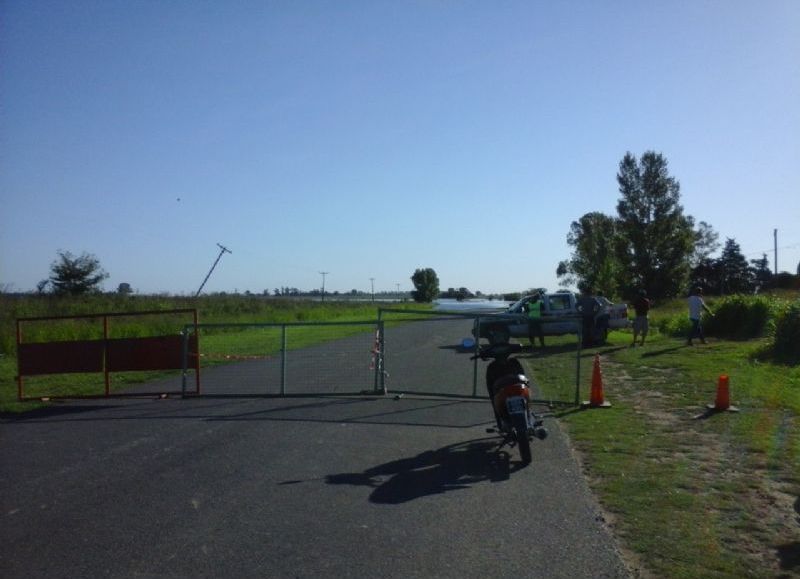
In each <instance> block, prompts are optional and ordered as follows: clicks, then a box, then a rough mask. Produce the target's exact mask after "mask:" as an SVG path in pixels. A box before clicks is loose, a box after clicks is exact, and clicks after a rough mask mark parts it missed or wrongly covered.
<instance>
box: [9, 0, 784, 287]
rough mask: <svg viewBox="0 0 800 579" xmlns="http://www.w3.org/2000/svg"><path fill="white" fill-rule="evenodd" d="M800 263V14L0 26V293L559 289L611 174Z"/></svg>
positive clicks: (26, 7) (403, 14) (366, 4)
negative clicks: (89, 268) (660, 184)
mask: <svg viewBox="0 0 800 579" xmlns="http://www.w3.org/2000/svg"><path fill="white" fill-rule="evenodd" d="M647 150H655V151H658V152H661V153H663V154H664V155H665V156H666V158H667V159H668V160H669V164H670V165H669V167H670V172H671V174H672V176H674V177H676V178H677V179H678V180H679V181H680V183H681V196H682V203H683V206H684V209H685V211H686V213H687V214H689V215H692V216H694V217H695V219H696V220H698V221H700V220H703V221H707V222H709V223H710V224H711V225H712V226H713V227H714V229H715V230H716V231H717V232H718V233H719V235H720V241H722V242H724V241H725V238H727V237H731V238H735V239H736V241H737V242H738V243H739V244H740V245H741V248H742V252H743V253H744V254H745V255H746V256H747V258H748V259H754V258H758V257H760V256H761V254H762V253H763V252H767V253H768V257H769V260H770V267H771V268H772V267H773V256H772V249H773V230H774V229H778V247H779V250H778V266H779V268H780V269H781V270H788V271H791V272H793V273H794V272H795V271H796V268H797V266H798V262H800V1H797V0H784V1H780V0H765V1H762V2H754V1H751V0H741V1H736V0H719V1H703V0H697V1H694V0H693V1H663V2H656V1H644V2H643V1H641V0H635V1H624V0H613V1H612V0H609V1H604V2H602V1H590V0H585V1H569V0H567V1H564V2H550V1H535V0H526V1H519V2H517V1H503V0H498V1H493V2H486V1H483V0H480V1H455V0H452V1H451V0H424V1H423V0H417V1H414V0H409V1H396V0H386V1H384V0H364V1H345V0H333V1H316V0H301V1H288V0H286V1H268V0H259V1H252V2H247V1H239V0H225V1H222V0H219V1H199V0H190V1H178V0H175V1H172V0H170V1H163V2H162V1H155V0H119V1H115V0H102V1H96V2H88V1H82V0H71V1H70V2H63V1H61V0H58V1H39V0H0V284H3V285H4V287H6V288H11V289H13V290H16V291H28V290H32V289H34V288H35V286H36V283H37V282H38V281H39V280H42V279H45V278H46V277H48V275H49V269H50V264H51V262H52V261H53V260H54V259H55V258H56V252H57V251H59V250H66V251H71V252H72V253H73V254H76V255H77V254H80V253H82V252H84V251H85V252H89V253H93V254H95V255H96V256H97V257H98V258H99V260H100V262H101V263H102V265H103V267H104V268H105V269H106V270H107V271H108V273H109V274H110V277H109V278H108V280H106V282H105V288H106V289H109V290H113V289H115V288H116V287H117V286H118V284H119V283H121V282H127V283H130V284H131V286H132V287H133V288H134V289H135V290H137V291H139V292H143V293H150V292H161V291H166V292H171V293H192V292H194V291H196V290H197V288H198V287H199V285H200V283H201V282H202V280H203V278H204V276H205V275H206V273H207V272H208V270H209V268H210V267H211V264H212V262H213V261H214V259H215V258H216V256H217V253H218V248H217V245H216V243H217V242H219V243H222V244H223V245H225V246H227V247H228V248H230V250H231V251H232V252H233V253H232V254H230V255H228V254H226V255H225V256H224V257H223V258H222V260H221V261H220V263H219V265H218V266H217V269H216V270H215V271H214V273H213V275H212V276H211V279H210V280H209V282H208V284H207V286H206V290H207V291H234V290H238V291H240V292H243V291H245V290H250V291H252V292H261V291H263V290H264V289H270V290H271V289H272V288H275V287H278V286H290V287H297V288H300V289H301V290H310V289H314V288H319V287H320V285H321V282H322V276H321V275H320V273H319V272H321V271H327V272H330V273H329V274H328V275H327V277H326V290H331V291H334V290H338V291H341V292H348V291H350V290H351V289H358V290H364V291H368V290H369V289H370V278H375V289H376V291H381V290H391V291H394V290H395V289H396V287H397V284H400V286H399V287H400V289H403V290H408V289H411V288H412V284H411V281H410V276H411V274H412V273H413V272H414V270H415V269H416V268H420V267H432V268H433V269H435V270H436V272H437V273H438V275H439V279H440V286H441V287H442V289H446V288H448V287H461V286H465V287H468V288H469V289H471V290H473V291H475V290H480V291H483V292H485V293H488V292H500V291H519V290H524V289H526V288H529V287H546V288H549V289H550V290H551V291H554V290H556V289H557V288H558V281H557V278H556V275H555V270H556V266H557V264H558V262H559V261H560V260H562V259H565V258H567V257H569V253H570V251H569V246H568V245H567V243H566V236H567V233H568V231H569V226H570V223H571V222H572V221H573V220H576V219H578V218H579V217H580V216H581V215H583V214H584V213H587V212H590V211H602V212H605V213H607V214H614V212H615V207H616V203H617V200H618V198H619V191H618V188H617V183H616V172H617V169H618V165H619V162H620V160H621V159H622V157H623V156H624V155H625V153H626V151H630V152H632V153H634V154H635V155H637V156H639V155H641V154H642V153H643V152H645V151H647Z"/></svg>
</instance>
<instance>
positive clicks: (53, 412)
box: [0, 403, 117, 422]
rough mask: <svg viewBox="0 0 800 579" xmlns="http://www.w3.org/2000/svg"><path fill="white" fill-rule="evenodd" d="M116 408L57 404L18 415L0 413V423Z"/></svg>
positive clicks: (106, 405) (99, 405)
mask: <svg viewBox="0 0 800 579" xmlns="http://www.w3.org/2000/svg"><path fill="white" fill-rule="evenodd" d="M116 407H117V405H112V404H92V405H73V404H67V403H64V404H60V403H59V404H53V405H51V406H43V407H40V408H33V409H31V410H26V411H24V412H20V413H13V412H0V422H24V421H26V420H41V419H47V418H58V417H68V416H78V415H81V414H84V413H87V412H98V411H101V410H109V409H111V408H116Z"/></svg>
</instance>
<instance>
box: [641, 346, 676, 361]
mask: <svg viewBox="0 0 800 579" xmlns="http://www.w3.org/2000/svg"><path fill="white" fill-rule="evenodd" d="M685 347H686V346H684V345H680V346H673V347H672V348H662V349H661V350H653V351H652V352H645V353H644V354H642V358H651V357H653V356H661V355H663V354H669V353H670V352H677V351H678V350H683V349H684V348H685Z"/></svg>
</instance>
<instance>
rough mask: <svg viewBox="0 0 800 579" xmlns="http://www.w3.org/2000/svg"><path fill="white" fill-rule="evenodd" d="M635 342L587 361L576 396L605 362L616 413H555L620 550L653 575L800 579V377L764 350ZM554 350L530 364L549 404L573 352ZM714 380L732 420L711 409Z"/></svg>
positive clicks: (565, 388)
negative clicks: (724, 393) (790, 578)
mask: <svg viewBox="0 0 800 579" xmlns="http://www.w3.org/2000/svg"><path fill="white" fill-rule="evenodd" d="M630 341H631V335H630V333H628V332H613V333H612V334H611V338H610V343H609V344H607V345H606V346H604V347H602V348H596V349H589V350H585V351H584V352H583V353H582V364H581V374H582V376H581V379H580V384H581V385H582V397H583V399H587V398H588V394H589V386H590V384H591V371H592V361H593V358H594V355H595V354H600V357H601V366H602V371H603V378H604V380H603V382H604V392H605V397H606V399H607V400H609V401H610V402H611V403H612V405H613V406H612V408H610V409H590V410H584V411H575V410H574V409H569V410H564V411H559V416H560V419H561V422H562V424H564V425H565V426H566V429H567V430H568V432H569V434H570V438H571V440H572V442H573V445H574V447H575V448H576V450H577V451H578V453H579V456H580V457H581V459H582V463H583V465H584V469H585V473H586V475H587V478H588V480H589V482H590V485H591V486H592V488H593V490H594V491H595V492H596V494H597V496H598V497H599V499H600V501H601V503H602V505H603V507H604V508H605V510H606V511H607V513H608V514H609V518H610V520H611V524H612V527H613V529H614V531H615V533H616V534H617V536H618V537H619V538H620V540H621V542H622V544H623V546H624V547H625V548H626V549H627V550H628V551H629V552H631V553H633V554H635V557H637V558H638V559H639V560H640V561H641V563H642V565H643V566H644V568H645V569H646V570H647V571H649V572H650V573H652V574H653V575H654V576H657V577H698V576H709V575H711V576H729V577H734V576H735V577H771V576H775V575H777V574H781V573H789V572H791V571H794V572H800V568H798V567H797V557H798V554H799V553H800V526H798V523H797V520H796V517H797V514H796V511H795V509H796V508H797V507H796V503H795V501H796V500H797V497H798V495H800V422H798V416H799V415H800V368H799V367H798V366H797V365H795V366H784V365H777V364H771V363H766V362H764V361H762V359H761V357H760V353H762V352H763V350H764V341H763V340H753V341H744V342H729V341H721V340H714V339H712V340H710V343H709V344H708V345H703V346H695V347H689V346H686V345H685V343H684V340H683V339H679V338H670V337H666V336H663V335H653V336H651V337H650V338H649V339H648V343H647V344H646V345H645V346H644V347H636V348H631V347H630ZM556 345H557V344H556ZM553 350H554V353H552V354H548V352H547V351H545V353H544V355H536V356H533V357H530V358H528V360H527V363H528V364H529V366H530V368H531V370H532V372H533V374H534V376H535V378H536V379H537V381H538V382H539V383H540V384H541V388H542V390H543V391H544V394H545V396H549V397H552V398H555V399H567V400H570V399H571V398H572V397H574V388H575V351H574V349H573V350H572V351H569V349H568V348H561V349H559V348H553ZM559 350H563V351H559ZM720 374H727V375H728V376H730V383H731V396H732V401H733V403H734V404H735V405H737V406H738V407H739V408H740V410H741V411H740V412H739V413H736V414H734V413H719V414H706V412H705V411H706V405H707V404H713V402H714V398H715V393H716V385H717V379H718V377H719V375H720Z"/></svg>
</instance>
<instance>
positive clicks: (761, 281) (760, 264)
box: [750, 253, 772, 289]
mask: <svg viewBox="0 0 800 579" xmlns="http://www.w3.org/2000/svg"><path fill="white" fill-rule="evenodd" d="M750 265H751V266H752V268H751V269H752V271H753V277H754V279H755V283H756V286H758V288H759V289H763V288H765V287H769V285H770V283H771V282H772V271H771V270H770V269H769V260H768V259H767V254H766V253H764V254H762V256H761V259H751V260H750Z"/></svg>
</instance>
